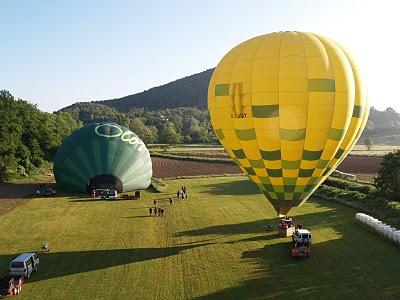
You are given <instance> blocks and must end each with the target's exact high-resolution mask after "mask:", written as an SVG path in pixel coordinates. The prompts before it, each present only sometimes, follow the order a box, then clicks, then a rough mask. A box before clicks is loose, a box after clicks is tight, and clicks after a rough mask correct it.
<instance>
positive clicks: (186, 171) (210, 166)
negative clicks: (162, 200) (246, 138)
mask: <svg viewBox="0 0 400 300" xmlns="http://www.w3.org/2000/svg"><path fill="white" fill-rule="evenodd" d="M152 162H153V176H154V177H157V178H168V177H174V176H197V175H213V174H215V175H218V174H240V173H242V171H241V170H240V169H239V167H238V166H236V165H234V164H224V163H210V162H199V161H188V160H178V159H170V158H162V157H152Z"/></svg>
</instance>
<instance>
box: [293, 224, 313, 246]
mask: <svg viewBox="0 0 400 300" xmlns="http://www.w3.org/2000/svg"><path fill="white" fill-rule="evenodd" d="M292 239H293V242H300V243H303V242H304V243H307V242H308V243H310V244H311V242H312V240H311V232H310V231H309V230H307V229H303V228H299V227H296V228H295V230H294V232H293V235H292Z"/></svg>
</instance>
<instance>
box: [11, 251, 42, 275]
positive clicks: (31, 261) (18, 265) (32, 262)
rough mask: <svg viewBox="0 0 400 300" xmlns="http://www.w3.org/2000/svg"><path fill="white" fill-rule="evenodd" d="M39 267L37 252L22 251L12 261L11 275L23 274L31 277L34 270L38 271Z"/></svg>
mask: <svg viewBox="0 0 400 300" xmlns="http://www.w3.org/2000/svg"><path fill="white" fill-rule="evenodd" d="M38 267H39V257H37V256H36V253H33V252H28V253H22V254H20V255H18V256H17V257H15V258H14V259H13V260H12V261H11V263H10V276H11V277H15V276H23V277H25V278H29V277H30V276H31V273H32V272H37V270H38Z"/></svg>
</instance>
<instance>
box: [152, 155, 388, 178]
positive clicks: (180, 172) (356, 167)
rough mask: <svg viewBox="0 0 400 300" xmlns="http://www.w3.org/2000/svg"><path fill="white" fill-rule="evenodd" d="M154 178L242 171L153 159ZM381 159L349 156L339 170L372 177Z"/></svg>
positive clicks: (195, 163) (219, 164)
mask: <svg viewBox="0 0 400 300" xmlns="http://www.w3.org/2000/svg"><path fill="white" fill-rule="evenodd" d="M152 161H153V172H154V173H153V176H154V177H158V178H168V177H174V176H194V175H211V174H239V173H242V171H241V170H240V169H239V167H237V166H236V165H233V164H232V165H231V164H224V163H213V162H198V161H188V160H178V159H170V158H161V157H152ZM381 161H382V158H381V157H374V156H348V157H347V158H346V159H345V160H344V161H343V162H342V164H341V165H340V166H339V168H338V170H339V171H342V172H346V173H352V174H362V175H367V177H368V175H369V176H372V175H374V174H376V173H377V172H378V170H379V164H380V162H381Z"/></svg>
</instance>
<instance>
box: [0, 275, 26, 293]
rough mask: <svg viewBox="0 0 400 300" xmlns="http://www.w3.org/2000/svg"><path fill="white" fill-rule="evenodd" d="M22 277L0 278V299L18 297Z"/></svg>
mask: <svg viewBox="0 0 400 300" xmlns="http://www.w3.org/2000/svg"><path fill="white" fill-rule="evenodd" d="M23 283H24V276H3V277H1V278H0V298H2V297H3V296H14V295H18V294H19V293H20V292H21V290H22V284H23Z"/></svg>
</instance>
